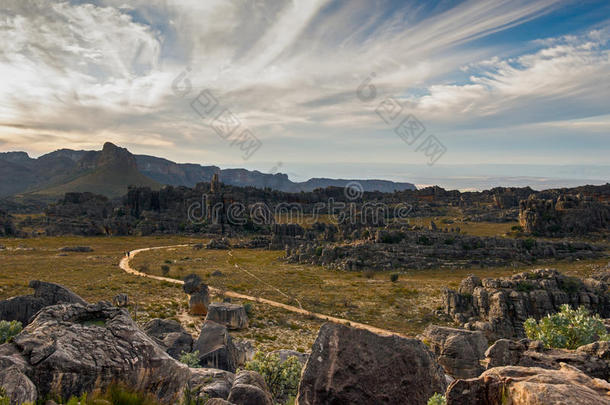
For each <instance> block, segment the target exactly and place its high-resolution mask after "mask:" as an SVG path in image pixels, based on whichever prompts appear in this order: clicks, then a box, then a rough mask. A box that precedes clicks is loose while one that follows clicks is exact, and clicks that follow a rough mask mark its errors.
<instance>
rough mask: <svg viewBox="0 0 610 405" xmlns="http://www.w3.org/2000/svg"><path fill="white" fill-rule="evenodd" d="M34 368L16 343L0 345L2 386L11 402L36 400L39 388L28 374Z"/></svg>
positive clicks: (0, 381)
mask: <svg viewBox="0 0 610 405" xmlns="http://www.w3.org/2000/svg"><path fill="white" fill-rule="evenodd" d="M31 371H32V369H31V367H30V366H29V364H28V363H27V360H26V359H25V357H23V356H22V355H21V353H20V352H19V350H17V348H16V347H15V346H14V345H11V344H3V345H1V346H0V387H2V388H4V390H5V392H6V394H7V396H8V397H9V398H10V400H11V404H22V403H28V402H32V403H33V402H35V401H36V399H38V390H37V389H36V386H35V385H34V383H33V382H32V380H30V378H29V377H28V376H27V375H28V374H29V373H31Z"/></svg>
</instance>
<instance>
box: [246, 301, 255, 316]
mask: <svg viewBox="0 0 610 405" xmlns="http://www.w3.org/2000/svg"><path fill="white" fill-rule="evenodd" d="M244 310H245V311H246V315H248V318H252V316H253V315H254V305H253V304H252V303H251V302H245V303H244Z"/></svg>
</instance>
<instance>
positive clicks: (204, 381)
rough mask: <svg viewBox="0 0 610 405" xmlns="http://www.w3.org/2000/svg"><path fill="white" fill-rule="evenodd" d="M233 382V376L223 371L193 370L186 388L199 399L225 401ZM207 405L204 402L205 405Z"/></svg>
mask: <svg viewBox="0 0 610 405" xmlns="http://www.w3.org/2000/svg"><path fill="white" fill-rule="evenodd" d="M234 381H235V375H234V374H233V373H231V372H228V371H225V370H216V369H212V368H193V369H191V378H190V379H189V382H188V387H189V389H190V390H191V392H193V393H197V396H198V397H199V398H200V399H205V398H220V399H227V398H228V397H229V393H230V392H231V387H232V386H233V382H234ZM208 403H209V402H206V404H208Z"/></svg>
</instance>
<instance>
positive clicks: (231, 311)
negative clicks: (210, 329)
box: [205, 302, 248, 330]
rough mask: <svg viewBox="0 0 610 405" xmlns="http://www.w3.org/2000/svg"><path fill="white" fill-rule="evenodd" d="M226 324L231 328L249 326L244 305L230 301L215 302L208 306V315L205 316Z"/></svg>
mask: <svg viewBox="0 0 610 405" xmlns="http://www.w3.org/2000/svg"><path fill="white" fill-rule="evenodd" d="M205 319H206V320H208V321H214V322H216V323H219V324H221V325H224V326H226V327H227V328H228V329H231V330H238V329H245V328H247V327H248V315H246V310H245V308H244V306H243V305H238V304H231V303H229V302H215V303H212V304H210V306H209V307H208V315H207V316H206V318H205Z"/></svg>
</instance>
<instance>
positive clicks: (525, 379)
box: [446, 364, 610, 405]
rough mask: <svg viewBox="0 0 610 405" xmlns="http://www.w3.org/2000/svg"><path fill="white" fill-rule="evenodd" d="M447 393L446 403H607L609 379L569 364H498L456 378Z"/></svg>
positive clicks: (522, 404) (589, 404) (582, 404)
mask: <svg viewBox="0 0 610 405" xmlns="http://www.w3.org/2000/svg"><path fill="white" fill-rule="evenodd" d="M446 397H447V405H506V404H511V405H548V404H562V405H564V404H565V405H571V404H579V405H603V404H606V405H608V404H610V383H608V382H607V381H604V380H600V379H594V378H591V377H589V376H587V375H586V374H584V373H583V372H582V371H580V370H578V369H577V368H574V367H572V366H569V365H567V364H561V366H560V369H559V370H546V369H542V368H537V367H517V366H510V367H496V368H492V369H490V370H487V371H485V372H484V373H483V374H481V376H480V377H479V378H474V379H470V380H457V381H455V382H453V383H452V384H451V386H450V387H449V389H448V390H447V394H446Z"/></svg>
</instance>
